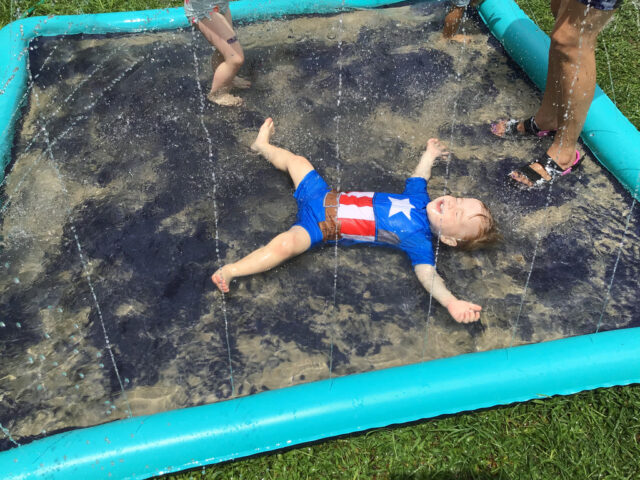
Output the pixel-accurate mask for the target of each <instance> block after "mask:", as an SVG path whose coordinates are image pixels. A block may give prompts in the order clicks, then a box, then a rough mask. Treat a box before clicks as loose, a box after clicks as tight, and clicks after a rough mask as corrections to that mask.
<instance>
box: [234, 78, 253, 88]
mask: <svg viewBox="0 0 640 480" xmlns="http://www.w3.org/2000/svg"><path fill="white" fill-rule="evenodd" d="M231 86H232V87H233V88H241V89H245V88H249V87H251V82H250V81H249V80H247V79H246V78H242V77H233V80H232V81H231Z"/></svg>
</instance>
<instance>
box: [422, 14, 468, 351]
mask: <svg viewBox="0 0 640 480" xmlns="http://www.w3.org/2000/svg"><path fill="white" fill-rule="evenodd" d="M466 18H467V16H466V13H465V14H464V17H463V22H462V24H461V26H460V28H461V29H462V34H463V35H464V33H465V27H464V25H465V22H466ZM466 43H467V40H466V37H464V40H463V41H462V44H461V46H460V55H458V58H462V57H463V55H464V54H465V47H466ZM456 83H457V84H458V91H459V88H460V87H459V85H460V72H459V71H457V72H456ZM457 115H458V98H457V97H456V99H455V100H454V102H453V116H452V117H451V118H452V121H451V133H450V135H449V150H451V147H452V146H453V141H454V132H455V124H456V118H457ZM450 165H451V154H448V155H447V162H446V163H445V175H444V187H443V189H442V194H443V195H446V192H447V186H448V184H449V166H450ZM440 220H441V221H442V218H441V219H440ZM439 254H440V235H437V237H436V248H435V252H434V260H433V268H434V270H435V269H436V267H437V266H438V256H439ZM435 275H436V274H435V272H434V276H433V277H432V278H431V290H430V292H429V305H428V307H427V319H426V321H425V326H424V338H423V341H422V360H424V358H425V355H426V352H427V341H428V338H429V320H430V319H431V310H432V306H433V293H432V292H433V286H434V284H435V281H436V277H435Z"/></svg>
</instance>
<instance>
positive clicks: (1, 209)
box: [0, 55, 148, 214]
mask: <svg viewBox="0 0 640 480" xmlns="http://www.w3.org/2000/svg"><path fill="white" fill-rule="evenodd" d="M147 57H148V56H145V57H143V58H142V60H146V59H147ZM108 58H111V55H110V56H109V57H108ZM140 62H141V60H138V61H136V62H134V63H132V64H131V65H130V66H129V67H128V68H126V69H125V70H124V71H123V72H122V73H120V75H118V76H117V77H115V78H114V79H113V80H112V81H111V82H110V83H109V85H107V86H106V87H105V88H104V90H103V91H102V92H100V94H99V95H97V96H96V98H95V100H94V101H93V102H91V103H89V104H88V105H87V106H85V107H84V108H83V110H84V111H85V112H90V111H91V110H93V108H94V107H95V106H96V105H97V103H98V102H99V101H100V100H101V99H102V97H103V96H104V94H105V93H107V92H108V91H110V90H111V89H112V88H113V87H114V86H116V85H117V84H118V83H119V82H120V80H122V79H123V78H124V76H125V75H126V74H127V73H129V72H130V71H131V70H132V69H133V68H134V67H135V66H136V65H137V64H138V63H140ZM96 71H97V69H94V71H93V72H92V73H91V75H93V74H95V73H96ZM87 81H88V79H86V80H83V81H81V82H79V83H80V84H82V85H84V83H86V82H87ZM79 87H80V85H79V86H78V88H79ZM78 88H74V90H73V91H72V92H71V93H70V94H69V95H68V96H67V97H66V98H65V100H64V102H63V103H67V102H68V101H69V100H71V98H72V97H73V95H74V94H75V93H76V92H77V91H78ZM60 108H61V107H58V108H57V109H56V110H55V111H54V114H55V113H57V112H58V111H59V110H60ZM85 118H87V115H85V114H82V115H78V116H77V117H76V118H75V119H74V120H73V121H72V122H71V124H70V125H69V127H67V128H66V129H65V130H64V131H63V132H62V133H61V134H60V135H58V137H57V138H54V139H53V140H52V141H50V140H47V141H48V142H49V141H50V143H51V146H54V145H55V144H56V143H57V142H58V141H59V140H61V139H63V138H64V137H65V136H66V135H67V134H68V133H69V132H70V131H71V130H72V129H73V127H75V125H76V123H78V122H79V121H80V120H84V119H85ZM48 123H50V122H47V123H45V124H44V125H42V126H41V127H40V129H39V130H38V131H37V132H36V133H35V135H34V138H35V137H37V136H38V135H40V134H41V133H43V132H46V127H47V125H48ZM34 138H32V139H31V141H30V142H29V144H28V145H27V147H26V149H25V152H26V151H27V150H28V149H29V148H30V147H31V145H33V143H34V141H35V140H34ZM45 154H46V152H43V153H41V154H40V155H39V156H38V157H37V158H36V159H35V160H34V161H33V163H32V164H31V165H30V166H29V168H28V169H27V170H26V171H25V173H24V175H23V176H22V178H20V180H19V181H18V182H17V183H16V186H15V188H14V189H13V191H12V192H11V193H10V194H9V195H8V197H7V199H6V200H5V202H4V204H3V205H2V206H1V207H0V214H3V213H4V212H5V210H6V209H7V208H8V207H9V204H10V203H11V200H12V198H13V195H15V193H16V192H17V191H18V190H19V189H20V187H21V186H22V183H23V182H24V180H25V179H26V178H27V176H28V175H29V174H30V173H31V171H32V170H33V169H34V168H35V167H36V166H37V165H38V164H39V163H40V161H41V160H42V158H43V157H44V155H45ZM7 178H8V175H6V176H5V178H4V179H3V180H2V182H1V183H0V187H2V186H3V185H4V183H5V182H6V181H7Z"/></svg>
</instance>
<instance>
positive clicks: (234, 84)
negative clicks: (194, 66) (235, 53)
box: [211, 12, 251, 89]
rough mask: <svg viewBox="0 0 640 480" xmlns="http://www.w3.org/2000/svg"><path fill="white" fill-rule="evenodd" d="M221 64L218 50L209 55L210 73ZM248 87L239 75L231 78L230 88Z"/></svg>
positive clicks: (220, 55) (244, 79)
mask: <svg viewBox="0 0 640 480" xmlns="http://www.w3.org/2000/svg"><path fill="white" fill-rule="evenodd" d="M227 13H229V12H227ZM225 17H226V15H225ZM222 62H224V56H223V55H222V54H221V53H220V52H219V51H218V50H214V51H213V54H211V71H212V72H215V71H216V69H217V68H218V66H219V65H220V64H221V63H222ZM250 87H251V82H250V81H249V80H247V79H246V78H243V77H241V76H240V75H236V76H235V77H233V80H231V88H240V89H246V88H250Z"/></svg>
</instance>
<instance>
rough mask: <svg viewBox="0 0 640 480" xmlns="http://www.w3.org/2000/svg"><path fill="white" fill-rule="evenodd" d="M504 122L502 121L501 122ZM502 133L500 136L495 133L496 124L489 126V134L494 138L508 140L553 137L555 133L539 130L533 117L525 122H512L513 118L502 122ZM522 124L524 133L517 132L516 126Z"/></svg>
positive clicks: (553, 131)
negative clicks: (513, 138)
mask: <svg viewBox="0 0 640 480" xmlns="http://www.w3.org/2000/svg"><path fill="white" fill-rule="evenodd" d="M502 121H504V120H502ZM504 122H505V124H504V133H503V134H502V135H500V134H498V133H496V130H497V127H498V123H492V124H491V133H493V134H494V135H495V136H496V137H500V138H510V137H528V136H531V137H538V138H540V137H548V136H551V135H554V134H555V133H556V131H555V130H541V129H540V128H539V127H538V124H537V123H536V121H535V119H534V118H533V117H529V118H527V119H526V120H522V121H521V120H514V119H513V118H511V119H509V120H506V121H504ZM520 123H522V125H523V127H524V132H521V131H520V130H518V125H519V124H520Z"/></svg>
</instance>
